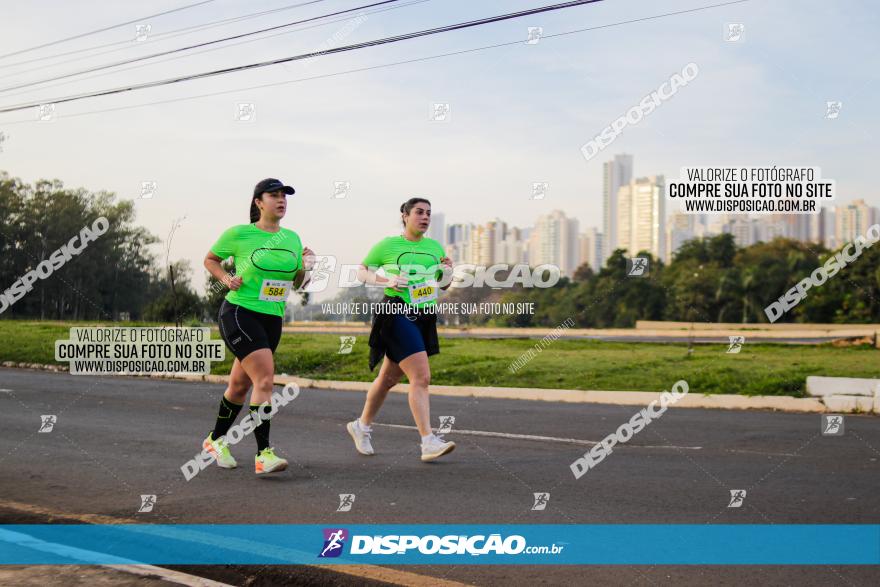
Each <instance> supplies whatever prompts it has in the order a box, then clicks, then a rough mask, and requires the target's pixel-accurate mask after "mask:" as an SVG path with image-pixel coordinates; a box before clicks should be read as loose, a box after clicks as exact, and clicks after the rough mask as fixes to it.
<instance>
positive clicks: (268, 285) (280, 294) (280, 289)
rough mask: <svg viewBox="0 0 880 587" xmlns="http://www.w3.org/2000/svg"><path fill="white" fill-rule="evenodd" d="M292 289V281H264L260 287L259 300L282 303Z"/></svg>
mask: <svg viewBox="0 0 880 587" xmlns="http://www.w3.org/2000/svg"><path fill="white" fill-rule="evenodd" d="M292 287H293V282H292V281H282V280H279V279H264V280H263V285H261V286H260V299H261V300H263V301H264V302H283V301H284V300H286V299H287V295H288V294H289V293H290V290H291V288H292Z"/></svg>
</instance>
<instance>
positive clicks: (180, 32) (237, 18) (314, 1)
mask: <svg viewBox="0 0 880 587" xmlns="http://www.w3.org/2000/svg"><path fill="white" fill-rule="evenodd" d="M326 1H327V0H310V1H309V2H300V3H299V4H288V5H287V6H281V7H279V8H273V9H271V10H263V11H262V12H252V13H250V14H243V15H241V16H233V17H230V18H224V19H221V20H215V21H213V22H207V23H202V24H196V25H192V26H188V27H183V28H179V29H175V30H173V31H167V32H164V33H156V34H155V35H151V38H152V39H154V40H158V39H160V38H161V39H162V40H164V39H165V38H166V37H167V38H169V39H171V38H174V37H179V36H182V35H186V34H189V33H190V32H194V31H204V30H208V29H212V28H216V27H218V26H223V25H225V24H229V23H232V22H240V21H243V20H249V19H252V18H259V17H261V16H266V15H267V14H274V13H276V12H284V11H285V10H291V9H293V8H300V7H302V6H308V5H309V4H318V3H320V2H326ZM146 18H150V17H145V19H146ZM141 20H144V19H141ZM139 22H140V21H139ZM118 45H127V47H119V48H118V49H111V50H110V51H104V52H103V53H95V54H93V55H84V56H82V57H77V58H76V59H68V60H67V61H59V62H58V63H52V64H50V66H51V67H54V66H56V65H64V64H65V63H72V62H74V61H81V60H83V59H90V58H92V57H98V56H100V55H106V54H108V53H116V52H117V51H124V50H126V49H131V48H132V46H131V39H126V40H124V41H114V42H112V43H104V44H103V45H96V46H94V47H83V48H82V49H75V50H73V51H65V52H63V53H55V54H54V55H45V56H43V57H34V58H33V59H27V60H25V61H17V62H15V63H7V64H5V65H0V69H5V68H8V67H15V66H17V65H27V64H29V63H36V62H38V61H45V60H47V59H55V58H56V57H67V56H68V55H75V54H77V53H84V52H86V51H96V50H98V49H106V48H107V47H116V46H118ZM19 73H22V72H15V73H13V74H11V75H18V74H19ZM4 77H10V76H4Z"/></svg>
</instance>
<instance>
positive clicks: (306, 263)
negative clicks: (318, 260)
mask: <svg viewBox="0 0 880 587" xmlns="http://www.w3.org/2000/svg"><path fill="white" fill-rule="evenodd" d="M314 267H315V251H313V250H312V249H310V248H308V247H305V248H304V249H303V269H305V270H306V271H311V270H312V269H314Z"/></svg>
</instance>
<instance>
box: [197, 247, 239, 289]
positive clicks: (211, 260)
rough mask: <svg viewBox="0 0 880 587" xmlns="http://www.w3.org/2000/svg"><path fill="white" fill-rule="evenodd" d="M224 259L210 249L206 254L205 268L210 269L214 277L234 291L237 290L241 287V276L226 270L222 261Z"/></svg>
mask: <svg viewBox="0 0 880 587" xmlns="http://www.w3.org/2000/svg"><path fill="white" fill-rule="evenodd" d="M222 261H223V259H221V258H220V257H218V256H217V255H215V254H214V253H212V252H211V251H208V254H207V255H205V269H207V270H208V273H210V274H211V275H212V276H213V277H214V279H216V280H217V281H219V282H220V283H222V284H223V285H225V286H226V287H228V288H229V289H231V290H232V291H235V290H237V289H238V288H240V287H241V282H242V280H241V277H238V276H232V275H230V274H229V273H227V272H226V271H224V270H223V267H222V266H221V265H220V263H221V262H222Z"/></svg>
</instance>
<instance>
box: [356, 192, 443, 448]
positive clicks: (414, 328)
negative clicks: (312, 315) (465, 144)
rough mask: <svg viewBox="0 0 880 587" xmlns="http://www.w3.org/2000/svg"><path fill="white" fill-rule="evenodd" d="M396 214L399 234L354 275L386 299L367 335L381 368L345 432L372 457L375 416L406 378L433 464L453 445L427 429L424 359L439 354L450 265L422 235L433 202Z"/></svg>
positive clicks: (410, 203)
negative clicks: (440, 312) (444, 280)
mask: <svg viewBox="0 0 880 587" xmlns="http://www.w3.org/2000/svg"><path fill="white" fill-rule="evenodd" d="M400 213H401V220H402V222H403V227H404V230H403V233H402V234H400V235H398V236H390V237H388V238H385V239H383V240H381V241H379V242H378V243H377V244H376V245H374V246H373V248H372V249H370V252H369V253H367V256H366V257H364V260H363V262H362V264H361V267H360V271H359V272H358V279H359V280H360V281H363V282H365V283H367V284H368V285H384V286H385V297H384V298H383V300H382V304H380V311H379V312H377V313H376V314H374V317H373V327H372V330H371V332H370V370H372V369H373V367H375V365H376V364H377V363H378V362H379V361H380V360H381V361H382V367H381V369H380V370H379V375H378V377H376V379H375V381H373V383H372V385H370V389H369V391H367V399H366V402H365V404H364V409H363V412H362V413H361V416H360V418H358V419H356V420H354V421H352V422H349V423H348V424H347V425H346V428H347V429H348V433H349V434H350V435H351V437H352V439H353V440H354V444H355V448H356V449H357V451H358V452H360V453H361V454H364V455H372V454H374V452H375V451H374V450H373V446H372V442H371V433H372V427H371V424H372V422H373V418H375V416H376V414H377V413H378V412H379V408H381V407H382V404H383V402H384V401H385V398H386V396H387V395H388V391H389V390H390V389H391V388H392V387H393V386H394V385H395V384H396V383H397V382H398V381H399V380H400V378H401V376H403V375H404V374H405V375H406V377H407V379H408V380H409V407H410V410H411V411H412V415H413V419H414V420H415V423H416V427H417V428H418V430H419V435H420V436H421V439H422V442H421V451H422V460H423V461H433V460H434V459H437V458H439V457H441V456H443V455H446V454H449V453H450V452H452V451H453V450H454V449H455V443H454V442H452V441H447V440H444V439H443V438H442V437H440V436H438V435H436V434H434V433H433V432H432V431H431V408H430V401H429V396H428V385H429V384H430V382H431V367H430V365H429V364H428V357H429V356H431V355H434V354H437V353H438V352H440V347H439V344H438V340H437V315H436V313H435V312H434V310H435V306H436V304H437V297H438V294H439V289H440V286H439V285H438V280H441V276H442V274H443V272H444V271H445V270H451V269H452V261H450V259H449V258H448V257H447V256H446V254H445V252H444V251H443V247H442V245H441V244H440V243H439V242H437V241H436V240H434V239H431V238H428V237H426V236H425V232H427V230H428V227H429V226H430V224H431V202H429V201H428V200H426V199H424V198H410V199H409V200H407V201H406V202H404V203H403V205H401V206H400ZM378 269H382V270H383V272H384V273H385V276H384V277H382V276H379V275H378V274H377V271H378ZM447 287H449V286H448V285H446V286H445V287H443V288H442V289H446V288H447Z"/></svg>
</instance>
